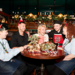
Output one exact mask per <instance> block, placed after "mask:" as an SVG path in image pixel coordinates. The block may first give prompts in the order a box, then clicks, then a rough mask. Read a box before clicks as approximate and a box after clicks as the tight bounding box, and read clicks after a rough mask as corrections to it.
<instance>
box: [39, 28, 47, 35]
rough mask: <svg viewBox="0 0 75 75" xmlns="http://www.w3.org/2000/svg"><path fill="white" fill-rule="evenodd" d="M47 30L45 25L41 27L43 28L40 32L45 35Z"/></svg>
mask: <svg viewBox="0 0 75 75" xmlns="http://www.w3.org/2000/svg"><path fill="white" fill-rule="evenodd" d="M45 32H46V29H45V27H41V29H40V34H41V35H45Z"/></svg>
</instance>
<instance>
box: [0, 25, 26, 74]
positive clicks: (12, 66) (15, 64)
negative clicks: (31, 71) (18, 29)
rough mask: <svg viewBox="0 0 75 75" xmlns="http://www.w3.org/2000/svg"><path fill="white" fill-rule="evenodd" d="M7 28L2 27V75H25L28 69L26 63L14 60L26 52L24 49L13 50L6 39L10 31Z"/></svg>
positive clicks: (0, 28) (0, 36)
mask: <svg viewBox="0 0 75 75" xmlns="http://www.w3.org/2000/svg"><path fill="white" fill-rule="evenodd" d="M7 29H8V28H7V26H6V25H4V24H1V25H0V75H23V73H24V72H26V70H27V67H26V65H25V64H24V63H22V62H21V61H19V60H17V59H12V58H13V57H14V56H16V55H17V54H19V53H20V52H22V51H23V50H24V47H23V46H21V47H17V48H14V49H11V48H10V47H9V44H8V42H7V40H6V39H5V38H6V36H7V34H8V31H7Z"/></svg>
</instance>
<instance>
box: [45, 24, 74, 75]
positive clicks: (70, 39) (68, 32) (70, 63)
mask: <svg viewBox="0 0 75 75" xmlns="http://www.w3.org/2000/svg"><path fill="white" fill-rule="evenodd" d="M74 30H75V25H72V24H69V25H68V26H64V27H63V34H64V35H65V37H66V38H65V40H64V42H63V50H64V51H65V53H66V56H65V57H64V59H63V60H62V61H61V62H59V63H56V64H55V65H49V66H47V67H46V68H47V70H48V71H49V73H50V75H69V74H70V73H71V71H72V70H73V69H74V68H75V32H74ZM60 49H61V48H60Z"/></svg>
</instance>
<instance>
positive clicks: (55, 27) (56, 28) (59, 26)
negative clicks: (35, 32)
mask: <svg viewBox="0 0 75 75" xmlns="http://www.w3.org/2000/svg"><path fill="white" fill-rule="evenodd" d="M61 26H62V25H60V24H54V29H55V30H56V31H60V29H61Z"/></svg>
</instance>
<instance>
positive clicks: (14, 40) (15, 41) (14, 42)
mask: <svg viewBox="0 0 75 75" xmlns="http://www.w3.org/2000/svg"><path fill="white" fill-rule="evenodd" d="M27 44H28V35H27V34H26V33H25V32H24V36H21V35H20V34H19V32H16V33H14V34H13V35H12V37H11V48H13V47H20V46H24V45H27ZM14 58H16V59H18V60H20V61H22V62H25V57H23V55H22V54H21V53H19V54H18V55H17V56H15V57H14Z"/></svg>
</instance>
